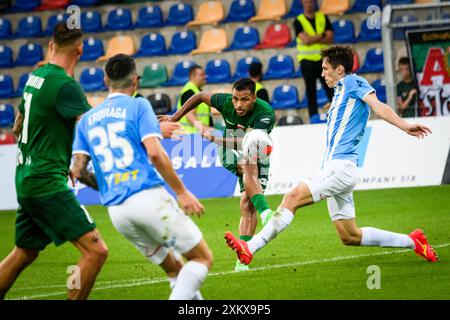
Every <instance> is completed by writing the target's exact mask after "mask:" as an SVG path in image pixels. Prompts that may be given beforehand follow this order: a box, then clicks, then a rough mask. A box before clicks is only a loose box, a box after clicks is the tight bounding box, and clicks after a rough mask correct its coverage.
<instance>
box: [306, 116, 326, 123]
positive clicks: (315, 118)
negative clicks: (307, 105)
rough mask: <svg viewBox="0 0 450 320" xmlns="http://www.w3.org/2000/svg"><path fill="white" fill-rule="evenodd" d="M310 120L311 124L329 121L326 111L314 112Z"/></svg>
mask: <svg viewBox="0 0 450 320" xmlns="http://www.w3.org/2000/svg"><path fill="white" fill-rule="evenodd" d="M309 122H310V123H311V124H319V123H327V114H326V113H316V114H313V115H312V117H311V119H310V120H309Z"/></svg>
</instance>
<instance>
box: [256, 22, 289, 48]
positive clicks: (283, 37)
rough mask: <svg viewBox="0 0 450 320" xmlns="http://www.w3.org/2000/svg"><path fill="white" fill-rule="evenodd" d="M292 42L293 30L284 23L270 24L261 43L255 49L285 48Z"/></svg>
mask: <svg viewBox="0 0 450 320" xmlns="http://www.w3.org/2000/svg"><path fill="white" fill-rule="evenodd" d="M290 42H291V32H290V31H289V28H288V26H287V25H286V24H284V23H277V24H273V25H270V26H269V27H268V28H267V29H266V32H265V34H264V39H263V41H262V42H261V44H259V45H257V46H256V47H255V49H268V48H283V47H285V46H287V45H288V44H289V43H290Z"/></svg>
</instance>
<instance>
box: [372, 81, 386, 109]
mask: <svg viewBox="0 0 450 320" xmlns="http://www.w3.org/2000/svg"><path fill="white" fill-rule="evenodd" d="M372 87H373V88H374V89H375V91H376V94H377V97H378V100H380V101H381V102H384V103H386V102H387V97H386V85H385V84H384V81H383V80H381V79H379V80H375V81H374V82H372Z"/></svg>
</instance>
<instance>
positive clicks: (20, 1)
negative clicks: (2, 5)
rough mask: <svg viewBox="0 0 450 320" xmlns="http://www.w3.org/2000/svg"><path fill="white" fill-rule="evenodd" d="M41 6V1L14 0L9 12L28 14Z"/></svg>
mask: <svg viewBox="0 0 450 320" xmlns="http://www.w3.org/2000/svg"><path fill="white" fill-rule="evenodd" d="M40 4H41V0H16V1H14V3H13V6H12V7H11V9H10V10H9V11H10V12H29V11H33V10H34V9H36V8H37V7H38V6H39V5H40Z"/></svg>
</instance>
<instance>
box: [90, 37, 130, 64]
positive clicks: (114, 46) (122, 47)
mask: <svg viewBox="0 0 450 320" xmlns="http://www.w3.org/2000/svg"><path fill="white" fill-rule="evenodd" d="M119 53H123V54H128V55H130V56H133V55H134V54H135V53H136V48H135V45H134V41H133V38H132V37H130V36H124V35H122V36H116V37H114V38H112V39H111V41H110V42H109V44H108V49H106V54H105V55H104V56H101V57H100V58H98V61H106V60H108V59H109V58H110V57H112V56H115V55H116V54H119Z"/></svg>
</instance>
